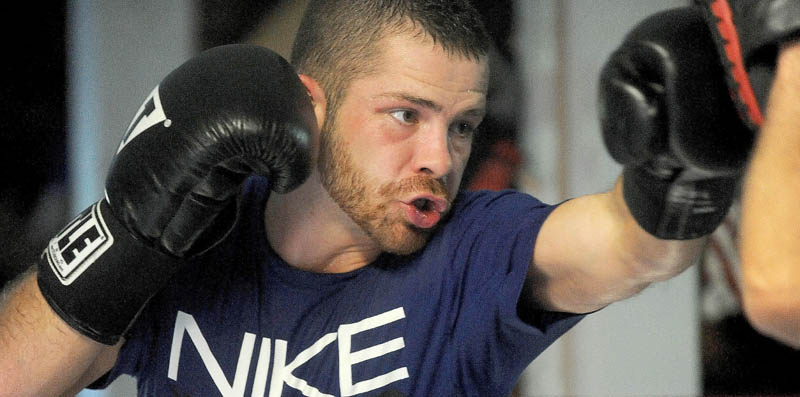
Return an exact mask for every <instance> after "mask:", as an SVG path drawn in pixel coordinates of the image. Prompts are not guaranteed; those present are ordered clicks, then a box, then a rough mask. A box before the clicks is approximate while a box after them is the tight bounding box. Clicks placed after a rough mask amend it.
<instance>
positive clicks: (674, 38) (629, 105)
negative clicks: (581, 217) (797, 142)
mask: <svg viewBox="0 0 800 397" xmlns="http://www.w3.org/2000/svg"><path fill="white" fill-rule="evenodd" d="M600 108H601V109H600V112H601V113H600V114H601V124H602V130H603V138H604V140H605V143H606V146H607V147H608V150H609V152H610V153H611V156H612V157H613V158H614V159H615V160H616V161H617V162H619V163H621V164H622V165H623V166H624V170H623V194H624V198H625V202H626V203H627V205H628V208H629V209H630V212H631V214H632V215H633V217H634V218H635V219H636V220H637V222H638V223H639V225H641V226H642V228H644V229H645V230H646V231H648V232H649V233H650V234H652V235H654V236H656V237H659V238H663V239H692V238H696V237H700V236H703V235H706V234H709V233H711V232H712V231H714V229H716V227H717V226H718V225H719V223H720V222H721V221H722V219H723V218H724V216H725V214H726V212H727V210H728V208H729V206H730V204H731V202H732V201H733V197H734V193H735V189H736V185H737V182H738V180H739V177H740V175H741V173H742V170H743V168H744V165H745V162H746V160H747V156H748V153H749V151H750V148H751V146H752V142H753V135H752V133H751V131H750V130H749V129H747V128H746V127H745V125H744V124H743V123H742V122H741V120H740V119H739V118H738V116H737V115H736V108H735V106H734V104H733V102H732V100H731V97H730V95H729V93H728V89H727V86H726V83H725V80H724V78H723V71H722V66H721V64H720V62H719V59H718V58H717V56H716V53H715V51H714V44H713V42H712V40H711V39H710V37H709V33H708V29H707V27H706V25H705V23H704V21H703V19H702V16H701V14H700V12H699V10H697V9H695V8H689V7H686V8H680V9H674V10H668V11H663V12H660V13H658V14H655V15H653V16H651V17H649V18H647V19H645V20H644V21H642V22H641V23H639V24H638V25H637V26H636V27H635V28H634V29H633V30H632V31H631V32H630V33H629V34H628V35H627V36H626V38H625V42H624V43H623V44H622V45H621V46H620V47H619V49H617V51H615V52H614V53H613V54H612V56H611V58H610V59H609V61H608V62H607V63H606V65H605V66H604V68H603V70H602V74H601V78H600Z"/></svg>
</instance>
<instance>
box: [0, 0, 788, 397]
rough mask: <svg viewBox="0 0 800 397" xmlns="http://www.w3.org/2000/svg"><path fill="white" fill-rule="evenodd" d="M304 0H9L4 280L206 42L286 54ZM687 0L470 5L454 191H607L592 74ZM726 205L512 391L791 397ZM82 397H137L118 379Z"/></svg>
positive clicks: (98, 184)
mask: <svg viewBox="0 0 800 397" xmlns="http://www.w3.org/2000/svg"><path fill="white" fill-rule="evenodd" d="M305 1H306V0H262V1H255V0H230V1H225V0H197V1H189V0H185V1H184V0H175V1H156V0H141V1H136V2H130V1H121V0H106V1H102V2H101V1H88V0H87V1H82V0H74V1H64V0H61V1H51V2H45V3H34V2H24V3H17V2H6V3H4V5H3V6H2V7H3V11H4V15H6V16H7V17H8V19H9V20H10V21H13V22H15V23H6V24H3V33H4V37H6V41H5V51H6V55H5V56H4V57H3V58H4V59H3V61H2V68H3V69H2V76H3V79H4V81H3V85H2V96H0V100H1V101H2V106H0V111H2V117H0V150H1V151H2V153H0V162H2V164H1V165H0V170H1V171H0V172H2V175H3V178H2V182H1V183H2V187H1V188H0V236H2V239H3V241H2V242H0V243H1V245H0V246H2V248H0V284H4V283H5V282H7V281H8V280H10V279H12V278H13V277H14V276H15V275H16V274H18V273H19V272H20V271H22V270H23V269H24V268H25V267H27V266H28V265H29V264H30V263H32V261H33V258H34V257H35V256H36V255H37V254H38V253H39V252H40V251H41V249H42V248H43V247H44V246H45V244H46V241H47V239H48V238H49V237H50V236H51V235H53V234H54V233H56V232H57V231H58V229H60V227H61V226H63V225H64V224H65V223H66V222H67V221H69V219H71V218H72V216H74V215H75V214H76V213H77V212H78V211H79V210H80V209H82V208H84V207H86V206H87V205H89V204H90V203H91V202H94V201H96V200H97V199H98V198H100V197H101V196H102V184H103V179H104V177H105V170H106V169H107V167H108V165H109V163H110V158H111V155H112V154H113V152H114V150H115V148H116V145H117V143H118V140H119V139H120V137H121V134H122V132H123V131H124V130H125V128H126V127H127V125H128V123H129V122H130V120H131V118H132V117H133V114H134V113H135V111H136V110H137V109H138V108H139V105H140V103H141V101H142V100H143V99H144V98H145V97H146V96H147V94H148V93H149V92H150V90H151V89H152V88H153V87H154V86H155V85H156V84H157V83H158V81H160V80H161V78H162V77H163V76H164V75H166V74H167V73H168V72H169V71H170V70H172V69H173V68H174V67H176V66H178V65H179V64H180V63H182V62H183V61H185V60H186V59H187V58H189V57H191V56H192V55H194V54H196V53H197V52H199V51H201V50H203V49H206V48H209V47H213V46H216V45H221V44H227V43H234V42H252V43H258V44H262V45H264V46H267V47H270V48H273V49H274V50H276V51H277V52H279V53H281V54H283V55H284V56H286V57H288V56H289V49H290V47H291V38H292V37H293V33H294V30H295V29H296V25H297V23H298V18H299V16H300V13H301V12H302V9H303V6H304V4H305ZM687 3H688V2H687V1H684V0H604V1H597V0H518V1H514V0H494V1H479V0H476V1H475V4H476V5H477V6H478V7H479V9H480V10H481V11H482V12H483V13H484V15H486V18H487V26H488V27H489V29H490V31H491V33H492V35H493V36H494V39H495V50H494V52H493V54H492V68H493V69H492V70H493V80H492V90H491V92H490V95H489V114H488V116H487V119H486V121H485V122H484V124H483V126H482V129H483V131H484V134H483V138H482V141H481V142H480V143H479V144H478V145H477V146H476V149H475V152H474V155H473V158H472V160H471V162H470V164H469V166H468V170H467V175H466V180H465V188H468V189H480V188H486V189H503V188H515V189H519V190H522V191H526V192H528V193H531V194H533V195H535V196H537V197H539V198H540V199H542V200H544V201H546V202H551V203H554V202H558V201H561V200H563V199H565V198H568V197H573V196H576V195H580V194H585V193H592V192H596V191H599V190H604V189H607V188H608V187H610V186H611V185H612V184H613V181H614V180H615V178H616V176H617V174H618V172H619V171H620V169H619V166H618V165H616V164H615V163H613V161H612V160H611V159H610V157H609V156H608V155H607V154H606V152H605V149H604V147H603V144H602V140H601V136H600V131H599V128H598V122H597V120H598V118H597V108H596V103H595V97H596V80H597V76H598V74H599V70H600V67H601V66H602V64H603V62H604V61H605V59H606V58H607V57H608V55H609V54H610V53H611V51H612V50H613V49H614V48H615V47H616V46H617V45H618V44H619V43H620V42H621V40H622V38H623V36H624V34H625V33H626V32H627V31H628V30H629V29H630V28H631V27H632V26H633V25H634V24H636V23H637V22H638V21H639V20H641V19H642V18H644V17H645V16H647V15H650V14H652V13H654V12H656V11H658V10H661V9H665V8H669V7H678V6H684V5H686V4H687ZM737 210H738V208H736V207H734V209H733V210H732V212H731V215H730V216H729V218H728V220H727V222H726V224H725V225H723V226H722V227H721V228H720V229H719V230H717V232H715V234H714V236H713V238H712V239H711V241H710V244H709V248H708V250H707V253H706V255H704V257H703V258H702V260H701V261H700V263H698V265H697V266H695V267H693V268H691V269H690V270H688V271H687V272H685V273H684V274H682V275H681V276H679V277H677V278H676V279H673V280H670V281H668V282H665V283H661V284H658V285H655V286H653V287H651V288H649V289H647V290H646V291H645V292H643V293H642V294H640V295H638V296H636V297H634V298H632V299H629V300H627V301H625V302H621V303H618V304H615V305H612V306H610V307H608V308H606V309H604V310H602V311H601V312H599V313H596V314H594V315H592V316H590V317H589V318H587V319H586V320H585V321H583V322H582V323H581V324H579V325H578V326H577V327H576V328H575V329H573V330H572V331H571V332H570V333H568V334H567V335H566V336H565V337H563V338H562V339H561V340H559V341H558V342H557V343H556V344H555V345H553V346H552V347H551V348H550V349H548V350H547V351H546V352H545V353H544V354H543V355H542V356H541V357H540V358H539V359H537V360H536V361H535V362H534V363H533V364H532V365H531V366H530V368H529V369H528V370H527V371H526V372H525V374H524V376H523V378H522V379H521V381H520V384H519V386H518V389H517V391H516V392H515V393H516V394H517V395H521V396H529V395H530V396H532V395H550V396H554V395H587V396H593V395H603V396H612V395H613V396H623V395H624V396H641V395H665V396H666V395H669V396H697V395H708V396H713V395H735V394H739V395H743V394H746V395H800V380H798V379H797V374H798V368H800V355H799V354H798V352H797V351H793V350H791V349H788V348H785V347H783V346H781V345H779V344H777V343H775V342H772V341H771V340H769V339H766V338H764V337H761V336H760V335H758V334H757V333H755V332H754V331H753V329H752V328H751V327H750V326H749V325H748V324H747V323H746V321H744V319H743V317H742V315H741V311H740V308H739V305H738V295H737V293H738V292H737V288H736V280H737V277H738V276H737V272H738V269H737V256H736V250H735V240H736V222H737V219H738V212H737ZM82 395H86V396H90V395H98V396H101V395H102V396H104V395H108V396H127V395H135V383H134V382H133V381H132V380H131V379H127V378H123V379H120V380H119V381H118V382H116V383H115V384H114V385H112V387H111V388H110V389H109V390H106V391H100V392H88V391H87V392H84V393H82Z"/></svg>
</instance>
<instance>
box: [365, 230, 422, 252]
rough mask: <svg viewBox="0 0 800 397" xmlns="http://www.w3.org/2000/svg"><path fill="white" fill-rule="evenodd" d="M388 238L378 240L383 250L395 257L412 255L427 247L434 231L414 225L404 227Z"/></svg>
mask: <svg viewBox="0 0 800 397" xmlns="http://www.w3.org/2000/svg"><path fill="white" fill-rule="evenodd" d="M400 228H401V229H402V230H399V231H398V230H395V231H394V232H395V233H393V234H392V235H391V236H388V237H387V238H378V239H377V240H378V243H379V244H380V246H381V249H382V250H383V251H385V252H388V253H390V254H395V255H411V254H413V253H415V252H417V251H419V250H421V249H423V248H424V247H425V245H426V244H427V243H428V239H429V238H430V236H431V234H432V233H433V229H420V228H417V227H414V226H413V225H402V226H400Z"/></svg>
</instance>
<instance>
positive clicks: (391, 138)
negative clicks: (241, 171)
mask: <svg viewBox="0 0 800 397" xmlns="http://www.w3.org/2000/svg"><path fill="white" fill-rule="evenodd" d="M487 51H488V35H487V34H486V32H485V30H484V29H483V26H482V24H481V21H480V16H479V15H478V14H477V13H476V12H475V11H474V10H473V9H472V8H471V7H470V6H469V4H468V3H466V2H459V1H449V2H444V1H441V0H437V1H420V0H415V1H398V0H394V1H389V0H339V1H327V0H322V1H316V2H315V1H313V0H312V4H311V5H310V7H309V10H308V14H307V15H306V17H305V19H304V21H303V23H302V24H301V28H300V31H299V33H298V38H297V43H296V45H295V50H294V53H293V63H294V64H295V67H296V68H297V70H298V72H299V73H300V74H301V75H302V76H301V77H303V78H304V81H307V80H308V79H309V78H310V79H313V81H314V82H316V83H318V85H317V84H316V83H311V84H309V83H306V84H307V86H309V87H312V88H310V91H309V92H310V94H311V96H312V99H314V101H315V102H316V103H321V102H325V104H326V105H325V106H324V122H323V125H322V128H321V133H320V151H319V164H318V170H319V174H320V178H321V181H322V185H323V186H324V187H325V189H326V190H327V192H328V193H329V195H330V196H331V198H332V199H333V200H334V201H335V202H336V203H337V204H338V205H339V207H340V208H341V209H342V210H343V211H344V212H345V213H346V214H347V215H348V216H349V218H350V219H351V220H353V221H354V222H355V223H356V224H357V225H358V226H359V227H360V229H361V230H362V231H363V232H364V233H366V234H367V235H368V236H369V237H371V238H372V239H373V240H374V241H375V242H377V243H378V245H379V246H380V248H381V249H382V250H384V251H388V252H393V253H400V254H408V253H411V252H414V251H416V250H418V249H420V248H421V247H422V246H423V245H424V244H425V242H426V241H427V238H428V236H429V235H430V233H431V232H432V231H433V229H434V228H435V226H436V225H437V224H438V223H439V220H440V218H441V216H443V215H444V213H446V211H447V210H448V209H449V206H450V202H451V200H452V198H453V196H454V195H455V193H456V191H457V188H458V184H459V183H460V179H461V175H462V173H463V169H464V167H465V166H466V161H467V159H468V157H469V153H470V150H471V144H472V135H473V132H474V130H475V129H476V128H477V126H478V124H479V123H480V121H481V120H482V118H483V115H484V113H485V97H486V90H487V87H486V84H487V80H488V62H487V56H486V55H487ZM313 87H321V89H319V88H313ZM321 92H322V94H321ZM318 111H319V109H318ZM318 117H320V114H319V113H318Z"/></svg>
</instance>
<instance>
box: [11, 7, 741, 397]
mask: <svg viewBox="0 0 800 397" xmlns="http://www.w3.org/2000/svg"><path fill="white" fill-rule="evenodd" d="M696 29H705V25H703V23H702V21H701V20H700V19H699V15H698V14H696V13H694V12H687V10H679V11H678V12H674V13H667V14H662V15H657V16H655V17H654V18H652V19H649V20H648V21H645V22H643V24H642V26H641V27H640V28H639V29H637V30H636V31H634V32H633V33H632V34H631V35H630V36H629V38H628V40H627V41H626V43H625V44H624V45H623V46H622V47H621V48H620V50H619V51H618V52H617V53H616V54H615V55H614V57H612V60H611V61H610V62H609V64H608V65H607V68H606V69H605V71H604V75H603V77H602V81H603V98H604V99H605V101H606V102H605V104H606V108H605V114H604V116H605V117H604V126H605V129H604V130H605V133H606V140H607V143H608V144H609V149H611V151H612V154H614V156H615V158H617V159H620V161H622V162H623V163H624V164H625V165H626V167H625V169H626V170H625V174H624V176H623V178H621V179H620V181H618V183H616V184H615V186H614V187H613V189H612V190H611V191H609V192H605V193H601V194H596V195H592V196H587V197H581V198H576V199H573V200H569V201H567V202H564V203H562V204H560V205H558V206H548V205H545V204H542V203H541V202H539V201H537V200H536V199H534V198H532V197H529V196H527V195H524V194H519V193H515V192H511V191H505V192H475V193H467V192H460V191H459V184H460V179H461V176H462V172H463V170H464V167H465V165H466V162H467V159H468V157H469V154H470V150H471V144H472V139H473V136H474V134H475V133H476V129H477V127H478V125H479V124H480V122H481V119H482V117H483V114H484V112H485V97H486V91H487V87H486V84H487V76H488V70H487V50H488V45H487V39H486V34H485V32H484V30H483V28H482V27H481V23H480V19H479V17H478V15H477V13H475V11H474V10H473V9H472V8H471V7H470V6H469V5H468V3H466V2H462V1H448V2H444V1H374V0H371V1H366V0H352V1H341V0H337V1H332V0H322V1H315V2H312V4H311V5H310V6H309V9H308V11H307V13H306V16H305V18H304V20H303V22H302V24H301V27H300V30H299V33H298V37H297V41H296V44H295V48H294V52H293V56H292V63H293V66H294V68H295V70H296V72H297V73H299V81H298V80H297V79H296V78H294V75H293V71H292V70H291V69H290V68H288V65H285V64H284V63H283V62H282V60H280V59H276V57H275V56H274V54H271V53H270V52H268V51H266V50H264V49H260V48H253V47H250V46H226V47H221V48H216V49H212V50H210V51H208V52H206V53H204V54H201V55H200V56H199V57H197V58H195V59H193V60H190V61H189V62H187V63H186V64H184V65H183V66H181V67H180V68H178V69H177V70H176V71H174V72H173V73H171V74H170V75H169V76H167V78H165V80H164V81H163V82H162V83H161V84H160V85H159V86H158V87H157V88H156V89H155V90H154V91H153V93H152V94H151V96H150V98H148V100H147V101H146V103H145V105H144V106H143V107H142V109H141V110H140V112H139V113H138V114H137V116H136V117H135V119H134V122H133V123H132V124H131V127H130V128H129V130H128V132H127V133H126V136H125V137H124V138H123V142H122V144H121V145H120V148H119V150H118V152H117V157H116V158H115V163H114V165H113V166H112V168H111V171H110V173H109V177H108V180H107V183H106V197H105V198H104V199H103V200H101V201H99V202H98V203H97V204H96V205H94V206H92V207H91V208H90V209H89V210H87V212H85V213H83V214H82V215H80V216H79V217H78V218H76V220H75V221H74V222H73V223H71V224H70V225H68V226H67V227H66V228H65V230H64V231H63V232H62V233H60V234H59V235H58V236H56V238H54V239H53V241H52V242H51V244H50V246H49V247H48V249H47V250H46V252H45V254H44V255H43V257H42V259H40V262H39V267H38V271H36V272H35V273H36V275H33V274H31V275H28V276H27V277H25V278H23V279H22V280H21V281H20V282H18V283H17V285H16V287H15V288H14V289H13V290H11V291H10V292H9V296H8V298H7V301H6V302H5V304H4V305H3V312H2V316H0V357H1V358H0V360H2V361H0V371H2V372H3V373H4V374H7V376H6V377H5V379H6V383H5V384H4V386H3V387H4V388H5V389H4V390H3V392H5V393H7V394H13V395H20V394H23V395H24V394H30V395H43V394H44V395H53V394H61V393H64V392H65V391H67V392H68V391H77V390H80V389H81V388H83V387H85V386H86V385H89V384H92V383H94V386H102V385H103V384H105V383H107V382H108V381H110V380H113V379H114V377H115V376H117V375H118V374H120V373H131V374H133V375H135V376H136V377H137V380H138V386H139V392H140V393H141V394H144V395H161V394H180V395H204V394H217V393H221V394H223V395H243V394H248V395H266V394H269V395H271V396H274V395H300V394H303V395H450V394H456V395H462V394H466V395H507V394H508V393H509V392H510V390H511V389H512V387H513V385H514V382H515V381H516V379H517V377H518V376H519V374H520V373H521V372H522V370H523V369H524V368H525V367H526V366H527V365H528V364H529V363H530V361H531V360H533V359H534V358H535V357H536V356H537V355H538V354H539V353H540V352H541V351H542V350H544V349H545V348H546V347H547V346H548V345H549V344H551V343H552V342H553V341H554V340H555V339H556V338H558V337H559V336H560V335H562V334H563V333H564V332H566V331H567V330H568V329H569V328H570V327H571V326H572V325H574V324H575V323H576V322H577V321H579V320H580V319H581V318H582V317H583V315H584V314H585V313H589V312H592V311H596V310H599V309H601V308H603V307H604V306H606V305H608V304H610V303H612V302H615V301H617V300H620V299H623V298H626V297H629V296H631V295H633V294H636V293H637V292H639V291H641V290H642V289H643V288H645V287H646V286H647V285H649V284H650V283H652V282H654V281H659V280H665V279H667V278H669V277H672V276H674V275H676V274H678V273H680V272H681V271H683V270H684V269H686V268H687V267H688V266H690V265H691V264H692V263H693V261H694V259H695V257H696V256H697V255H698V253H699V252H700V250H701V248H702V245H703V241H704V236H705V235H707V234H708V233H710V232H711V231H712V230H713V228H714V226H715V225H716V224H715V222H716V223H718V222H719V221H720V220H721V219H722V217H723V216H724V213H725V211H726V210H727V206H728V205H729V204H730V201H731V197H732V190H733V189H732V186H733V184H734V181H735V179H736V177H737V175H738V174H737V173H736V170H733V171H731V167H728V165H729V164H727V163H726V164H718V163H717V162H715V160H716V158H715V157H714V156H713V155H706V154H704V153H703V151H702V150H699V151H698V150H695V151H692V150H689V149H692V148H689V147H686V146H684V143H683V139H681V137H690V138H691V137H707V136H708V137H714V136H716V135H719V134H717V133H716V129H717V128H719V127H720V126H719V125H718V124H716V122H715V120H718V119H725V118H724V117H719V116H720V113H722V114H721V115H722V116H728V113H730V112H732V111H733V107H732V104H731V103H730V98H729V97H728V96H727V95H726V92H727V91H726V87H725V85H724V83H723V81H722V79H719V78H709V76H714V77H718V76H719V75H720V73H721V70H720V66H719V64H718V63H717V62H716V59H715V60H714V62H708V61H703V60H704V59H707V58H708V57H705V58H704V57H695V56H693V55H692V54H695V53H697V52H698V48H697V47H696V45H695V43H689V42H686V41H683V40H676V38H677V37H680V36H682V35H684V34H689V33H691V32H694V31H695V30H696ZM703 32H706V33H707V30H703ZM699 45H700V46H701V48H700V49H707V48H706V47H703V45H711V43H710V41H709V42H706V41H700V44H699ZM696 62H701V63H700V64H697V63H696ZM675 65H678V66H680V67H678V68H677V69H676V68H674V66H675ZM656 71H657V72H658V73H655V72H656ZM651 78H652V79H654V80H649V79H651ZM702 82H707V83H702ZM715 82H716V83H715ZM698 83H702V84H708V86H707V87H706V88H708V89H707V90H701V92H694V91H693V89H694V88H695V87H696V85H697V84H698ZM656 84H661V86H662V87H666V89H665V90H663V91H658V90H654V89H653V87H655V85H656ZM690 94H691V95H693V96H692V99H693V100H699V101H703V102H704V105H707V106H708V109H710V113H711V114H710V117H708V118H707V116H709V115H708V113H709V111H708V110H707V109H702V111H701V112H699V113H698V112H696V111H693V110H694V108H693V107H687V108H683V107H681V106H678V104H677V101H678V100H679V97H680V96H685V95H690ZM309 99H310V101H309ZM669 106H672V107H673V108H674V109H675V111H674V112H671V113H670V115H669V117H664V115H663V112H664V111H665V108H667V107H669ZM632 110H633V111H632ZM640 110H641V111H640ZM726 112H727V113H726ZM654 116H657V117H654ZM665 119H666V120H665ZM709 120H711V121H709ZM695 122H696V123H695ZM317 125H320V126H322V128H320V130H319V131H317V129H316V126H317ZM734 132H735V131H734ZM673 136H677V137H673ZM666 138H669V139H668V140H669V141H670V142H669V143H668V144H667V145H659V144H657V143H658V142H663V141H665V140H667V139H666ZM317 145H318V146H319V153H318V155H316V156H315V154H314V153H315V150H314V148H315V147H316V146H317ZM641 145H644V147H645V148H646V149H647V150H635V149H636V146H641ZM700 149H702V147H701V148H700ZM728 157H730V156H728ZM726 158H727V157H726ZM706 160H707V161H706ZM309 166H311V167H310V168H309ZM734 168H735V167H734ZM251 174H257V175H266V177H264V176H255V177H248V176H249V175H251ZM242 184H244V188H243V190H242V192H241V194H240V192H239V186H240V185H242ZM270 189H272V190H273V192H272V193H270V191H269V190H270ZM632 213H633V214H632Z"/></svg>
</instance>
